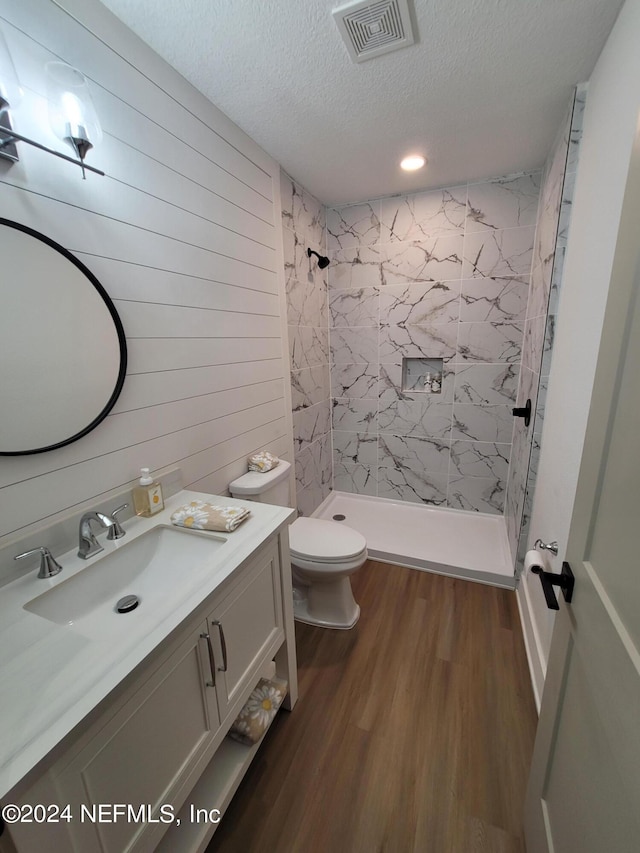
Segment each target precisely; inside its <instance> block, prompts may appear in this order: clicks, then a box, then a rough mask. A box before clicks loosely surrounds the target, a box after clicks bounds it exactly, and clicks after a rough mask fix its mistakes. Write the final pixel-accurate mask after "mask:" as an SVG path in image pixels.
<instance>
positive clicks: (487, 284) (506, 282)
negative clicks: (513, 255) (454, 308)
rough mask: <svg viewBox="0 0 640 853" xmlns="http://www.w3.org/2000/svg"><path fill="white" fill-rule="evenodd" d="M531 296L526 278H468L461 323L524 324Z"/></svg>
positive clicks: (463, 286) (462, 286) (461, 302)
mask: <svg viewBox="0 0 640 853" xmlns="http://www.w3.org/2000/svg"><path fill="white" fill-rule="evenodd" d="M528 296H529V279H528V277H527V276H518V277H516V278H483V279H477V278H472V279H465V280H464V281H462V282H461V294H460V320H461V322H464V323H472V322H493V323H512V322H516V323H518V322H524V319H525V316H526V312H527V298H528Z"/></svg>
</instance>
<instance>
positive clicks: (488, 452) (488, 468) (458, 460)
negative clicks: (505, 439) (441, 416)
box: [451, 441, 511, 483]
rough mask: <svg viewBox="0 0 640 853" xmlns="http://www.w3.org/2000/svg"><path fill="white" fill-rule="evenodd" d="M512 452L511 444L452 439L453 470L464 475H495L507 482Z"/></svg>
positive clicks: (494, 476)
mask: <svg viewBox="0 0 640 853" xmlns="http://www.w3.org/2000/svg"><path fill="white" fill-rule="evenodd" d="M510 453H511V445H510V444H497V443H495V442H488V441H452V442H451V470H452V473H453V472H455V474H459V475H460V476H462V477H493V478H494V479H496V480H500V481H501V482H503V483H506V480H507V474H508V471H509V455H510Z"/></svg>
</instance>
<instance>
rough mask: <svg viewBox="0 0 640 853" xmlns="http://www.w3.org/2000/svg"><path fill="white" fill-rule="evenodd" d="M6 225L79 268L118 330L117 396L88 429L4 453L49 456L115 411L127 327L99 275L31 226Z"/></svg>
mask: <svg viewBox="0 0 640 853" xmlns="http://www.w3.org/2000/svg"><path fill="white" fill-rule="evenodd" d="M2 225H6V226H7V227H9V228H15V229H16V230H17V231H22V232H23V233H24V234H29V235H30V236H31V237H35V238H36V239H37V240H40V241H41V242H43V243H45V244H46V245H47V246H49V247H50V248H51V249H54V250H55V251H56V252H59V253H60V254H61V255H62V256H63V257H65V258H66V259H67V260H68V261H70V262H71V263H72V264H73V265H74V266H75V267H77V268H78V269H79V270H80V272H81V273H82V274H83V275H84V276H85V277H86V278H87V279H88V280H89V282H90V283H91V284H92V285H93V287H95V289H96V290H97V291H98V294H99V295H100V297H101V298H102V300H103V302H104V304H105V305H106V307H107V309H108V311H109V313H110V314H111V319H112V320H113V324H114V326H115V328H116V333H117V335H118V344H119V347H120V370H119V371H118V377H117V379H116V384H115V387H114V389H113V392H112V394H111V396H110V397H109V399H108V400H107V402H106V404H105V406H104V408H103V409H102V411H101V412H100V413H99V414H98V415H97V416H96V417H95V418H94V419H93V420H92V421H91V423H89V424H88V425H87V426H86V427H84V428H83V429H81V430H80V431H79V432H77V433H75V434H74V435H72V436H70V437H69V438H66V439H64V440H63V441H58V442H56V443H55V444H50V445H47V446H46V447H38V448H35V449H34V450H12V451H9V452H7V451H2V450H0V456H30V455H32V454H34V453H46V452H47V451H49V450H57V449H58V448H59V447H65V446H66V445H67V444H72V443H73V442H74V441H78V439H80V438H82V437H83V436H85V435H87V433H89V432H91V430H93V429H95V428H96V427H97V426H98V424H100V423H101V422H102V421H103V420H104V419H105V418H106V417H107V415H108V414H109V412H110V411H111V409H112V408H113V407H114V405H115V403H116V400H117V399H118V397H119V396H120V392H121V391H122V386H123V385H124V379H125V375H126V372H127V341H126V338H125V334H124V327H123V325H122V321H121V320H120V316H119V315H118V312H117V311H116V307H115V305H114V304H113V302H112V301H111V297H110V296H109V294H108V293H107V291H106V290H105V289H104V287H103V286H102V285H101V284H100V282H99V281H98V279H97V278H96V277H95V275H94V274H93V273H92V272H91V270H90V269H88V268H87V267H86V266H85V265H84V264H83V263H82V261H80V260H78V258H76V257H75V255H72V254H71V252H69V251H68V250H67V249H65V248H64V246H61V245H60V244H59V243H56V242H55V240H52V239H51V238H50V237H46V236H45V235H44V234H41V233H40V232H39V231H35V230H34V229H33V228H29V227H28V226H27V225H22V224H21V223H20V222H14V221H13V220H11V219H4V218H2V217H0V226H2Z"/></svg>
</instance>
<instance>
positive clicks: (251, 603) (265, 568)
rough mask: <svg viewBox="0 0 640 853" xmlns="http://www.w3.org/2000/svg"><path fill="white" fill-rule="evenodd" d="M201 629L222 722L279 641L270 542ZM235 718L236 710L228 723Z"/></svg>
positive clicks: (276, 576) (275, 566)
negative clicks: (211, 664) (204, 631)
mask: <svg viewBox="0 0 640 853" xmlns="http://www.w3.org/2000/svg"><path fill="white" fill-rule="evenodd" d="M207 625H208V631H207V633H208V636H209V639H208V642H210V643H211V649H212V657H213V659H214V662H215V666H216V670H215V685H216V695H217V700H218V711H219V713H220V719H221V721H223V722H224V721H225V720H226V718H227V717H228V715H229V713H230V712H233V711H234V709H235V706H236V705H237V704H238V698H239V697H240V696H241V695H244V694H245V693H246V692H247V688H248V689H249V692H251V690H252V689H253V687H255V684H256V681H257V679H256V678H255V674H256V673H257V671H258V669H259V666H260V662H261V661H262V660H263V659H264V658H265V656H266V657H268V656H269V654H270V652H273V651H274V650H275V649H276V648H277V647H278V646H280V645H281V643H282V640H283V639H284V622H283V614H282V594H281V584H280V565H279V560H278V551H277V548H276V546H275V543H274V544H273V545H272V546H271V547H269V548H265V550H264V551H263V552H262V554H261V555H260V557H259V558H257V559H256V560H254V562H253V563H252V564H251V565H250V566H248V567H247V569H246V570H245V572H243V577H242V579H241V581H240V582H239V583H238V585H237V587H236V588H235V589H234V591H233V592H232V593H230V594H229V595H227V596H225V597H224V598H223V599H222V601H220V602H219V603H216V606H215V607H214V608H213V610H212V611H211V613H210V614H209V616H208V617H207ZM245 698H246V697H245ZM242 701H243V702H244V701H245V700H244V699H243V700H242ZM241 704H242V703H241ZM235 716H237V712H236V713H235V714H234V719H235ZM231 722H233V720H231Z"/></svg>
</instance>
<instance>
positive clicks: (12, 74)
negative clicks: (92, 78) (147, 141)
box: [0, 32, 104, 179]
mask: <svg viewBox="0 0 640 853" xmlns="http://www.w3.org/2000/svg"><path fill="white" fill-rule="evenodd" d="M46 72H47V95H48V100H49V122H50V124H51V129H52V130H53V132H54V133H55V135H56V136H57V137H58V138H59V139H61V140H62V141H63V142H66V143H67V144H68V145H70V146H71V148H72V149H73V150H74V152H75V154H76V158H77V159H76V158H74V157H68V156H67V155H66V154H62V153H61V152H60V151H55V150H54V149H53V148H47V146H46V145H42V144H41V143H40V142H36V141H35V140H34V139H29V137H27V136H23V135H22V134H21V133H18V132H17V131H15V130H14V129H13V122H12V116H11V113H10V110H11V109H12V108H13V109H15V107H16V106H17V105H18V103H19V101H20V98H21V96H22V91H21V89H20V83H19V81H18V75H17V74H16V70H15V67H14V65H13V60H12V59H11V54H10V53H9V48H8V47H7V43H6V41H5V40H4V37H3V35H2V33H1V32H0V157H3V158H5V159H6V160H11V161H13V162H14V163H15V162H17V161H18V160H19V159H20V156H19V154H18V148H17V146H16V142H26V143H27V144H28V145H33V146H34V147H35V148H39V149H40V150H41V151H46V152H47V153H48V154H53V155H54V156H55V157H60V158H61V159H62V160H66V161H67V162H69V163H74V164H75V165H76V166H80V168H81V169H82V178H83V179H84V178H85V177H86V176H85V170H86V169H88V170H89V171H90V172H94V173H95V174H96V175H103V176H104V172H101V171H100V169H96V168H94V167H93V166H88V165H87V164H86V163H85V162H84V159H85V157H86V156H87V152H88V151H90V150H91V148H93V146H94V145H96V144H97V143H99V142H100V140H101V139H102V130H101V128H100V122H99V121H98V116H97V114H96V111H95V107H94V106H93V101H92V100H91V95H90V94H89V87H88V86H87V80H86V77H85V76H84V74H82V73H81V72H80V71H78V70H77V69H76V68H72V67H71V66H70V65H66V64H65V63H64V62H48V63H47V66H46Z"/></svg>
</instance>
